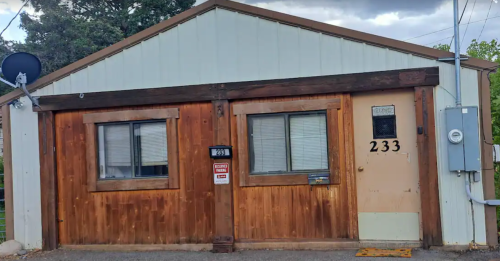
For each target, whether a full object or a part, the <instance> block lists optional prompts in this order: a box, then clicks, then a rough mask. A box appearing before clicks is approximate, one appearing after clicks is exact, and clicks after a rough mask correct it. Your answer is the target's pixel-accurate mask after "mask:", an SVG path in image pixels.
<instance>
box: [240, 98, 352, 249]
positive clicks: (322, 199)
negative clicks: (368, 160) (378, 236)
mask: <svg viewBox="0 0 500 261" xmlns="http://www.w3.org/2000/svg"><path fill="white" fill-rule="evenodd" d="M325 98H327V99H331V98H338V99H340V100H341V104H342V108H340V113H339V117H338V124H339V125H338V126H339V133H341V135H339V140H338V146H339V155H340V156H341V159H340V161H341V164H340V182H339V185H330V186H329V189H327V186H315V187H313V188H312V190H311V187H310V186H309V185H289V186H252V187H241V186H240V184H241V183H240V178H241V177H240V176H239V174H238V173H240V171H239V167H241V166H238V162H239V160H238V159H239V156H240V155H238V146H240V144H238V135H241V133H244V131H243V132H239V130H238V124H239V125H240V127H241V125H246V124H242V122H241V121H242V119H240V120H238V117H240V118H241V117H242V115H234V114H233V113H232V115H231V117H232V118H231V140H232V144H233V153H234V156H233V166H232V173H233V174H232V177H233V179H234V180H233V193H234V195H233V198H234V226H235V240H236V242H244V241H245V242H248V241H264V240H271V239H277V240H291V241H293V240H296V239H305V240H307V239H316V240H319V239H322V240H337V239H357V238H358V233H357V230H358V228H357V207H356V199H355V198H353V196H354V197H355V195H356V189H355V186H356V184H355V180H356V179H355V177H354V168H353V166H354V162H352V161H353V156H352V155H351V156H349V155H347V152H348V153H352V152H353V149H352V148H349V149H346V146H352V137H350V138H349V136H348V135H352V134H351V133H350V132H351V131H349V130H351V129H352V115H350V114H352V108H350V109H349V108H346V109H344V107H348V106H351V105H348V104H347V103H348V102H350V95H349V94H336V95H309V96H299V97H287V98H264V99H254V100H245V101H236V102H232V103H231V110H232V109H233V106H234V105H236V104H243V103H261V102H272V101H276V102H281V101H295V100H316V99H325ZM351 107H352V106H351ZM243 118H244V117H243ZM346 125H349V126H346ZM343 126H346V127H347V128H348V130H347V131H346V130H343ZM344 134H345V135H344ZM345 137H347V140H346V138H345ZM244 167H248V166H244ZM292 184H293V183H292ZM348 186H349V187H348ZM353 192H354V193H353Z"/></svg>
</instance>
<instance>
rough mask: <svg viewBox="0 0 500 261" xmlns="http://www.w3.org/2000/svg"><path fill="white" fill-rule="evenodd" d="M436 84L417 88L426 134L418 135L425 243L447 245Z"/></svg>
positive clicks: (426, 245)
mask: <svg viewBox="0 0 500 261" xmlns="http://www.w3.org/2000/svg"><path fill="white" fill-rule="evenodd" d="M433 89H434V87H433V86H429V87H416V88H415V113H416V123H417V124H416V125H417V128H418V127H422V129H423V133H422V134H417V145H418V164H419V167H418V169H419V184H420V200H421V204H422V231H423V240H422V241H423V246H424V248H425V249H428V248H429V247H430V246H441V245H443V234H442V230H441V213H440V209H439V185H438V169H437V156H436V153H437V150H436V126H435V118H434V90H433Z"/></svg>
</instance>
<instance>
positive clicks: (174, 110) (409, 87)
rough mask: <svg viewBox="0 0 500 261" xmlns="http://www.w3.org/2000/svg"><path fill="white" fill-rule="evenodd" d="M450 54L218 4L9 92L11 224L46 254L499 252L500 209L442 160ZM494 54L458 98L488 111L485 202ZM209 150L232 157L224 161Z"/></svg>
mask: <svg viewBox="0 0 500 261" xmlns="http://www.w3.org/2000/svg"><path fill="white" fill-rule="evenodd" d="M452 56H453V54H452V53H448V52H444V51H440V50H435V49H431V48H427V47H423V46H418V45H414V44H410V43H407V42H401V41H397V40H393V39H388V38H383V37H379V36H375V35H370V34H366V33H362V32H358V31H353V30H348V29H345V28H341V27H337V26H333V25H329V24H323V23H319V22H315V21H311V20H307V19H303V18H298V17H293V16H290V15H287V14H282V13H277V12H274V11H269V10H265V9H261V8H257V7H253V6H249V5H245V4H241V3H236V2H231V1H226V0H209V1H208V2H205V3H203V4H201V5H199V6H196V7H194V8H192V9H190V10H188V11H186V12H184V13H182V14H179V15H177V16H175V17H173V18H171V19H169V20H167V21H164V22H161V23H160V24H158V25H155V26H153V27H151V28H149V29H147V30H145V31H143V32H140V33H138V34H136V35H134V36H132V37H130V38H128V39H125V40H123V41H121V42H119V43H117V44H115V45H113V46H110V47H108V48H106V49H104V50H102V51H99V52H97V53H95V54H93V55H90V56H88V57H86V58H84V59H82V60H80V61H77V62H75V63H74V64H71V65H69V66H67V67H65V68H62V69H60V70H58V71H56V72H54V73H52V74H50V75H48V76H46V77H43V78H41V79H39V80H38V81H37V82H35V83H34V84H32V85H31V86H29V90H30V91H31V92H32V93H33V95H34V96H38V97H39V103H40V108H32V107H31V106H30V105H31V103H30V102H29V100H28V99H27V98H26V97H23V94H22V92H21V91H20V90H16V91H14V92H12V93H9V94H7V95H5V96H3V97H0V105H1V106H2V114H3V128H4V132H5V136H4V137H5V140H4V143H5V149H4V154H5V171H6V183H7V184H6V186H7V189H6V190H7V191H6V195H7V198H8V199H9V200H10V201H9V202H10V203H9V204H7V220H8V224H10V225H8V228H9V229H10V230H9V234H8V236H9V237H10V238H14V239H16V240H18V241H20V242H22V243H23V244H24V245H25V247H27V248H40V247H43V248H44V249H54V248H57V247H58V246H66V247H83V248H96V249H97V248H104V249H110V248H113V247H114V248H120V247H121V248H123V249H140V248H142V249H191V250H195V249H212V248H213V249H214V250H216V251H227V250H230V249H232V248H233V247H236V248H281V249H282V248H292V249H332V248H342V247H360V246H378V245H380V244H382V245H383V246H391V245H392V246H403V245H405V246H411V247H420V246H423V247H426V248H427V247H429V246H441V245H458V246H466V245H468V244H469V243H470V242H472V241H474V242H476V243H478V244H480V245H490V246H494V245H496V244H497V233H496V216H495V209H494V208H492V207H484V206H483V205H479V204H474V205H473V209H471V204H470V202H469V201H468V199H467V195H466V193H465V189H464V182H465V181H464V177H463V176H462V177H457V175H455V174H453V173H452V172H450V171H449V170H448V158H447V153H448V152H447V149H446V146H447V142H448V140H447V133H446V131H445V130H446V128H445V118H444V109H445V108H446V107H448V106H453V105H454V95H455V87H454V86H455V85H454V82H455V78H454V77H455V74H454V64H452V63H445V62H439V61H437V59H438V58H442V57H452ZM494 66H496V65H495V64H493V63H491V62H488V61H482V60H478V59H474V58H470V59H468V60H467V61H464V62H463V63H462V96H463V105H468V106H479V108H480V111H479V113H480V117H479V119H480V120H479V122H478V124H479V126H480V129H481V137H480V139H479V140H478V141H477V142H478V144H480V146H481V162H482V170H483V171H481V173H480V174H481V176H482V179H481V182H475V183H473V184H472V193H473V195H474V196H475V197H477V198H494V196H495V190H494V182H493V170H492V149H491V146H490V145H489V144H491V114H490V107H489V106H490V98H489V82H488V79H487V73H488V71H489V70H491V68H494ZM13 99H19V100H20V101H21V102H23V103H24V104H25V106H24V107H23V108H20V109H17V108H14V107H13V106H10V105H8V103H9V102H10V101H12V100H13ZM215 145H226V146H232V147H231V148H232V158H226V159H212V158H211V155H210V154H209V147H210V146H215ZM228 150H229V148H228ZM218 152H219V153H222V154H224V153H225V152H226V151H225V150H221V151H218ZM214 155H215V156H217V151H216V153H215V154H214ZM225 164H228V165H225ZM227 172H229V173H227ZM311 183H312V184H311Z"/></svg>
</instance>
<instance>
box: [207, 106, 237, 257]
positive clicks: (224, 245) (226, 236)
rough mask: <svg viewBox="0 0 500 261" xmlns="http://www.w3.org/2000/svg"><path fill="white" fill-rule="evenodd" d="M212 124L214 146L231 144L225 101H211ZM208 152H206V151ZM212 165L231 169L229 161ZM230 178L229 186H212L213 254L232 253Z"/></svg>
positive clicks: (228, 116) (231, 192)
mask: <svg viewBox="0 0 500 261" xmlns="http://www.w3.org/2000/svg"><path fill="white" fill-rule="evenodd" d="M212 105H213V107H212V108H213V109H212V113H213V116H212V117H213V122H214V145H230V144H231V123H230V114H229V102H228V101H227V100H216V101H212ZM207 152H208V150H207ZM214 163H228V164H229V169H231V159H216V160H214ZM232 179H233V178H232V176H231V173H230V175H229V184H223V185H214V186H215V189H214V191H215V192H214V193H215V236H214V241H213V244H214V245H213V252H216V253H229V252H233V246H234V229H233V228H234V220H233V191H232V181H233V180H232Z"/></svg>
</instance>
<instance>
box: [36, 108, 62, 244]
mask: <svg viewBox="0 0 500 261" xmlns="http://www.w3.org/2000/svg"><path fill="white" fill-rule="evenodd" d="M38 132H39V140H40V141H41V143H40V146H39V149H40V191H41V198H42V224H43V225H42V240H43V241H42V249H43V250H54V249H56V248H57V245H58V242H57V241H58V240H57V239H58V235H57V223H58V220H57V215H56V213H57V212H56V211H57V209H56V207H57V194H56V191H57V178H56V164H55V160H56V151H55V150H54V147H55V142H54V139H55V132H54V113H52V112H50V111H49V112H41V113H39V114H38Z"/></svg>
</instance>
